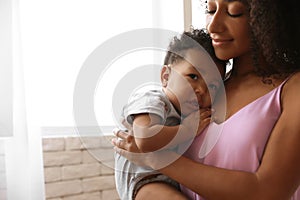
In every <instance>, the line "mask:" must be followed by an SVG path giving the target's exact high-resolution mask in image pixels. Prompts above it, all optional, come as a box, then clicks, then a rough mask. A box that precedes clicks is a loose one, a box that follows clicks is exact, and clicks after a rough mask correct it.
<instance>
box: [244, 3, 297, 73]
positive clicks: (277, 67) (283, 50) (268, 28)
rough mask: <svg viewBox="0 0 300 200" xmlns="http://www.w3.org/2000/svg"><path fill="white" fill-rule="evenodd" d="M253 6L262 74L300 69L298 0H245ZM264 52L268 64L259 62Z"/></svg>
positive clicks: (253, 39) (258, 69) (252, 13)
mask: <svg viewBox="0 0 300 200" xmlns="http://www.w3.org/2000/svg"><path fill="white" fill-rule="evenodd" d="M242 2H244V3H246V4H248V6H249V9H250V26H251V27H252V35H253V38H252V41H253V42H252V43H253V47H252V48H253V50H254V52H255V53H254V54H253V58H254V62H255V67H256V71H257V73H258V74H259V75H261V76H264V77H267V76H272V75H274V76H275V77H276V76H280V75H287V74H290V73H293V72H296V71H299V70H300V52H299V45H300V15H299V14H300V13H299V11H298V6H297V5H296V3H297V0H242ZM259 55H262V56H263V57H264V59H265V60H266V62H267V65H265V66H260V65H259V64H258V59H259Z"/></svg>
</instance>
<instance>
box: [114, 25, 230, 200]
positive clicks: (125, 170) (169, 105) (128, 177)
mask: <svg viewBox="0 0 300 200" xmlns="http://www.w3.org/2000/svg"><path fill="white" fill-rule="evenodd" d="M226 65H227V61H221V60H218V59H217V58H216V56H215V54H214V50H213V47H212V44H211V39H210V37H209V35H208V34H207V33H206V32H205V31H204V30H202V29H201V30H198V29H195V30H192V31H189V32H183V34H181V36H180V37H177V36H176V37H174V38H173V40H172V41H171V42H170V44H169V46H168V52H167V54H166V56H165V60H164V65H163V67H162V70H161V75H160V77H161V83H162V87H161V89H157V90H149V91H144V92H138V93H135V94H133V95H132V97H131V98H130V100H129V102H128V104H127V105H125V106H124V108H123V119H122V123H123V124H126V127H128V126H130V127H131V128H132V130H133V132H134V134H135V138H136V144H137V146H138V148H139V149H140V150H141V151H142V152H152V151H156V150H159V149H162V148H168V149H172V150H175V151H176V147H177V146H178V145H179V144H180V143H183V142H186V141H188V140H191V139H193V138H194V137H195V136H196V135H198V134H199V133H201V131H202V130H203V129H204V128H205V127H206V126H207V125H208V124H209V123H210V121H211V109H210V106H211V104H212V102H213V101H214V98H215V96H216V94H217V92H218V88H219V87H220V86H221V84H223V81H222V79H223V78H224V75H225V71H226ZM215 66H217V68H218V70H216V71H217V73H213V72H212V71H213V70H212V69H213V68H216V67H215ZM219 72H220V73H219ZM220 74H221V78H220ZM175 136H176V137H175ZM115 180H116V187H117V191H118V193H119V195H120V198H121V199H122V200H131V199H135V197H136V194H137V192H138V191H139V189H140V188H141V187H142V186H144V185H145V184H148V183H152V184H158V183H159V184H162V183H165V184H167V185H168V187H163V188H160V190H159V193H164V192H166V191H165V189H166V188H169V187H174V188H175V189H174V188H173V189H174V191H176V190H177V189H178V185H177V183H176V182H175V181H173V180H172V179H170V178H169V177H167V176H165V175H162V174H160V173H159V172H157V171H154V170H150V169H148V168H143V167H140V166H137V165H135V164H133V163H131V162H130V161H128V160H126V159H125V158H124V157H122V156H120V155H119V154H115Z"/></svg>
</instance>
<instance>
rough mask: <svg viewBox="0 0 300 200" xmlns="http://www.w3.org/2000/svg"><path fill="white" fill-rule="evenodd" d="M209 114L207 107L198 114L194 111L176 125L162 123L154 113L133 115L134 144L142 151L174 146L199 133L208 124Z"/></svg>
mask: <svg viewBox="0 0 300 200" xmlns="http://www.w3.org/2000/svg"><path fill="white" fill-rule="evenodd" d="M210 115H211V111H210V110H207V109H205V110H201V111H200V114H199V112H194V113H192V114H190V115H189V116H187V117H186V118H185V119H183V120H182V122H181V124H179V125H176V126H165V125H163V124H162V119H161V118H160V117H159V116H157V115H155V114H138V115H135V116H134V121H133V133H134V135H135V140H136V144H137V146H138V148H139V149H140V150H141V151H143V152H151V151H155V150H158V149H161V148H163V147H164V148H170V147H174V146H176V145H178V144H179V143H182V142H185V141H187V140H189V139H192V138H194V137H195V136H196V135H197V134H198V133H200V132H201V131H202V130H203V129H204V128H205V127H206V126H207V125H208V124H209V122H210ZM175 136H176V138H175ZM174 138H175V139H174ZM173 139H174V140H173Z"/></svg>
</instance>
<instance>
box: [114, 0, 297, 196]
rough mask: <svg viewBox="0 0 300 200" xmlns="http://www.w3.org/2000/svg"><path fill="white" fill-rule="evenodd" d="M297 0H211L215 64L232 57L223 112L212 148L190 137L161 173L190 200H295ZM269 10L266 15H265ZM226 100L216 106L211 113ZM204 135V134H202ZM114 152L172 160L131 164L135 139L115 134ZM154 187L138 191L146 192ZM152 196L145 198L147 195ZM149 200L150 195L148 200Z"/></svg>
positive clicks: (209, 21)
mask: <svg viewBox="0 0 300 200" xmlns="http://www.w3.org/2000/svg"><path fill="white" fill-rule="evenodd" d="M296 8H297V6H296V1H295V0H285V1H279V0H275V1H274V0H249V1H246V0H241V1H237V0H233V1H229V0H208V2H207V29H208V32H209V33H210V36H211V38H212V41H213V46H214V49H215V53H216V55H217V57H218V58H220V59H223V60H226V59H230V58H233V70H232V72H231V75H230V77H229V79H228V80H227V81H226V82H225V91H226V100H227V101H226V114H225V117H224V119H222V117H223V116H220V115H218V112H217V110H216V117H215V118H216V121H215V122H212V123H211V124H210V126H209V128H211V130H214V127H218V126H222V132H221V133H220V135H219V137H218V139H217V141H216V143H215V144H214V145H212V147H211V149H209V148H208V149H209V150H207V151H206V152H205V153H204V154H201V151H202V150H203V149H202V147H203V146H206V145H207V144H206V143H205V142H206V141H207V138H209V137H210V134H207V133H208V131H204V132H203V133H202V134H201V135H200V136H198V137H197V138H195V140H194V142H193V144H192V145H191V147H190V148H189V149H188V150H187V152H186V153H185V155H184V156H181V157H179V158H178V159H177V160H176V161H174V162H173V163H171V164H169V165H168V166H165V167H162V168H160V169H159V171H160V172H161V173H163V174H165V175H167V176H169V177H171V178H172V179H174V180H176V181H178V182H179V183H180V184H181V186H182V191H183V192H184V193H185V194H186V195H187V196H188V197H189V198H190V199H217V200H220V199H222V200H224V199H231V200H232V199H239V200H240V199H243V200H244V199H255V200H260V199H261V200H276V199H278V200H283V199H293V200H300V189H299V184H300V154H299V152H300V123H299V116H300V103H299V99H300V93H299V88H300V73H298V71H299V69H300V62H299V57H300V56H299V48H298V46H297V45H299V44H300V41H299V40H300V38H299V34H300V31H299V29H300V25H299V14H298V11H296ZM267 10H268V11H267ZM223 103H224V102H220V101H218V100H217V101H216V102H215V104H216V108H218V107H219V105H222V104H223ZM207 130H208V129H207ZM117 136H118V137H120V138H123V139H124V140H123V141H121V142H116V140H114V144H115V146H116V151H117V152H118V153H120V154H121V155H123V156H125V157H127V158H128V159H130V160H132V161H134V162H136V163H137V164H140V165H147V166H149V167H151V168H157V167H158V165H159V163H160V161H162V160H163V159H170V158H171V157H172V156H173V157H176V156H177V155H176V153H174V152H168V151H162V152H160V153H153V154H151V155H149V157H146V158H145V159H139V160H137V159H136V156H134V155H133V154H132V153H130V152H129V151H131V152H138V151H139V150H138V149H137V148H136V145H135V143H134V138H133V136H131V135H128V134H127V133H125V132H120V131H119V132H118V133H117ZM151 190H152V188H151V184H149V185H145V186H144V187H143V188H141V189H140V191H139V193H141V194H144V195H145V194H150V193H151ZM145 196H148V197H149V196H150V195H145ZM145 199H146V198H145ZM150 199H151V197H150Z"/></svg>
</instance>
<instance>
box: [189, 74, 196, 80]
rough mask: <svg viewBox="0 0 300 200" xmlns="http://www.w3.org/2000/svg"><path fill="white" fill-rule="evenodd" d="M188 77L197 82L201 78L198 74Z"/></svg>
mask: <svg viewBox="0 0 300 200" xmlns="http://www.w3.org/2000/svg"><path fill="white" fill-rule="evenodd" d="M188 76H189V77H190V78H191V79H193V80H197V79H198V78H199V77H198V75H196V74H189V75H188Z"/></svg>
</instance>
